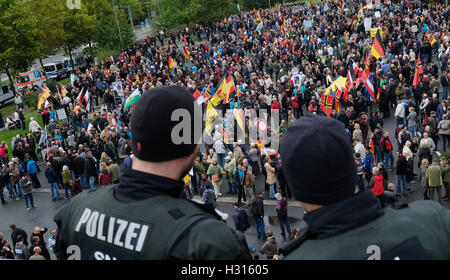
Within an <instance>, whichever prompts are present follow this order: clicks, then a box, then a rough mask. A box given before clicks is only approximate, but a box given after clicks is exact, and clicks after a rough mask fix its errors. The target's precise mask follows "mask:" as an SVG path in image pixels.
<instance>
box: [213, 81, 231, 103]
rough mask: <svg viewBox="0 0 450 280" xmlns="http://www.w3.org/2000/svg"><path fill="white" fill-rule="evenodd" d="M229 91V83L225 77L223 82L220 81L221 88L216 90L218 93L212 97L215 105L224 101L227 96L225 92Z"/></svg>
mask: <svg viewBox="0 0 450 280" xmlns="http://www.w3.org/2000/svg"><path fill="white" fill-rule="evenodd" d="M227 92H228V89H227V83H226V79H225V78H223V79H222V82H221V83H220V86H219V88H218V89H217V90H216V93H215V94H214V95H213V97H211V103H212V104H213V105H214V106H217V105H219V104H220V102H222V100H223V99H224V97H225V94H226V93H227Z"/></svg>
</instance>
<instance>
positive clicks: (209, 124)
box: [205, 101, 219, 135]
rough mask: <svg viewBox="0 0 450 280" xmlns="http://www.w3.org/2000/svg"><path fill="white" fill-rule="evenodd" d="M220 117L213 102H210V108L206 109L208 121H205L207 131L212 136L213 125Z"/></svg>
mask: <svg viewBox="0 0 450 280" xmlns="http://www.w3.org/2000/svg"><path fill="white" fill-rule="evenodd" d="M218 115H219V113H217V111H216V109H214V106H213V105H212V104H211V102H209V101H208V106H207V107H206V119H205V131H206V133H208V134H210V135H211V130H212V124H213V122H214V120H215V119H216V117H217V116H218Z"/></svg>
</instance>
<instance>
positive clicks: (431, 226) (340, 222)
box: [281, 190, 450, 260]
mask: <svg viewBox="0 0 450 280" xmlns="http://www.w3.org/2000/svg"><path fill="white" fill-rule="evenodd" d="M304 221H305V222H306V223H307V224H308V228H307V229H306V230H304V231H303V232H301V233H300V234H299V237H298V238H297V239H295V240H294V241H292V242H291V243H289V244H287V245H286V246H285V247H284V248H282V249H281V251H282V253H283V255H284V259H288V260H299V259H314V260H318V259H352V260H353V259H355V260H356V259H359V260H363V259H364V260H367V259H385V260H394V259H400V260H402V259H446V260H448V259H449V258H450V231H449V229H450V211H449V210H447V209H445V208H444V207H442V206H441V205H440V204H438V203H436V202H434V201H416V202H414V203H411V204H409V205H407V204H404V205H403V207H399V209H393V208H384V209H383V208H381V206H380V203H379V201H378V199H377V198H376V197H375V196H374V194H373V193H372V192H371V191H370V190H366V191H364V192H361V193H358V194H355V195H354V196H352V197H350V198H348V199H345V200H343V201H340V202H337V203H334V204H331V205H327V206H325V207H323V208H319V209H317V210H314V211H312V212H308V213H307V214H306V215H305V216H304Z"/></svg>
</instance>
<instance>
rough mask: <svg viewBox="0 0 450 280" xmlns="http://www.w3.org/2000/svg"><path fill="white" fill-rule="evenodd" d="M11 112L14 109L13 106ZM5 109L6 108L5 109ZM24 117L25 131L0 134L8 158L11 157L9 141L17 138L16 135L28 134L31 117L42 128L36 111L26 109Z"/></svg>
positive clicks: (2, 132)
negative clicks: (5, 146) (6, 146)
mask: <svg viewBox="0 0 450 280" xmlns="http://www.w3.org/2000/svg"><path fill="white" fill-rule="evenodd" d="M13 105H14V108H13V110H14V109H15V104H13ZM5 108H7V107H5ZM5 108H2V109H5ZM24 116H25V124H26V130H22V129H14V130H4V131H1V132H0V141H5V143H6V145H8V153H9V155H10V156H12V149H11V140H12V138H13V137H15V136H17V134H19V135H22V136H25V135H26V134H27V133H28V125H29V123H30V118H31V117H33V118H34V120H35V121H37V122H38V123H39V125H40V126H41V127H44V125H43V122H42V118H41V114H40V113H39V112H38V111H37V110H29V109H26V113H24ZM36 141H39V139H36Z"/></svg>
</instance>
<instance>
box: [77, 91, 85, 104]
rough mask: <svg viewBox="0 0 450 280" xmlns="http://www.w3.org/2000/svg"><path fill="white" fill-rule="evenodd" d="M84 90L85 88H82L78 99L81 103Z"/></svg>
mask: <svg viewBox="0 0 450 280" xmlns="http://www.w3.org/2000/svg"><path fill="white" fill-rule="evenodd" d="M83 90H84V88H82V89H81V91H80V94H78V96H77V101H78V102H79V103H81V101H82V100H83Z"/></svg>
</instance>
